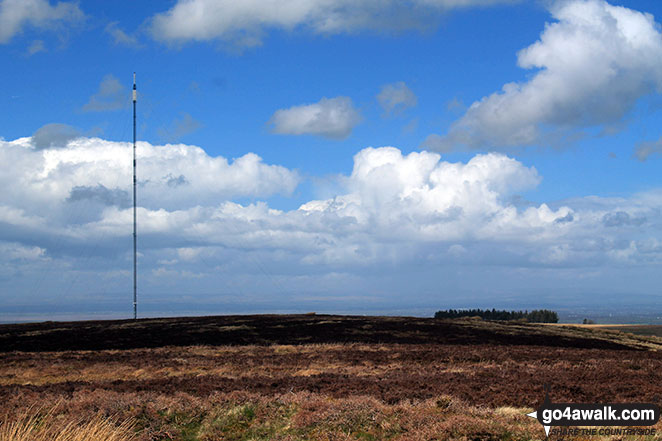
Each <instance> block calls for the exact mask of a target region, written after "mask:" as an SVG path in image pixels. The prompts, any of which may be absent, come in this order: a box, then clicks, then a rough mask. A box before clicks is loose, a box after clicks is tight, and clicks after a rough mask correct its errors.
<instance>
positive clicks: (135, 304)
mask: <svg viewBox="0 0 662 441" xmlns="http://www.w3.org/2000/svg"><path fill="white" fill-rule="evenodd" d="M136 95H137V94H136V73H135V72H134V73H133V319H134V320H135V319H137V318H138V296H137V287H138V280H137V277H138V272H137V261H138V255H137V246H136V241H137V239H138V236H137V234H136V98H137V97H136Z"/></svg>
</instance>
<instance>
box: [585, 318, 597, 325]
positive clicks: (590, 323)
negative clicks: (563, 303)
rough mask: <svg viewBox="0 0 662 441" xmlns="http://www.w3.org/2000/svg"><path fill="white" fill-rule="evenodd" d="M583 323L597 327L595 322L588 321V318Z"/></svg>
mask: <svg viewBox="0 0 662 441" xmlns="http://www.w3.org/2000/svg"><path fill="white" fill-rule="evenodd" d="M582 323H583V324H585V325H595V322H594V321H593V320H591V319H587V318H585V319H584V320H583V321H582Z"/></svg>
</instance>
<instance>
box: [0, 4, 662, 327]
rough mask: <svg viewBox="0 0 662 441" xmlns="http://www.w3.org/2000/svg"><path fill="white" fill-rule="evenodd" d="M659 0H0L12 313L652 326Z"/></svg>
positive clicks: (4, 263) (2, 226) (659, 225)
mask: <svg viewBox="0 0 662 441" xmlns="http://www.w3.org/2000/svg"><path fill="white" fill-rule="evenodd" d="M661 20H662V3H660V2H658V1H654V0H648V1H646V0H622V1H611V2H607V1H604V0H540V1H517V0H408V1H405V2H402V1H396V0H386V1H384V0H382V1H377V0H366V1H362V2H354V1H348V0H288V1H275V0H260V1H258V0H246V1H242V2H236V1H231V0H173V1H168V2H163V1H141V2H130V3H129V2H107V1H84V0H83V1H79V2H74V1H61V2H54V1H50V0H0V57H1V58H2V60H3V69H1V70H0V102H2V104H3V107H4V111H3V117H2V118H0V158H1V159H0V161H1V162H0V164H1V168H0V184H1V188H3V189H4V191H2V192H0V321H2V320H3V317H4V320H6V321H8V320H12V319H17V318H22V319H25V318H30V317H37V316H39V317H42V318H43V317H64V316H70V317H75V318H85V317H98V316H102V315H107V316H116V317H129V316H130V315H131V314H132V297H133V292H132V287H133V285H132V283H133V276H132V264H133V260H132V259H133V256H132V199H131V198H132V189H131V182H132V181H131V160H132V156H131V155H132V150H131V148H132V144H131V140H132V108H131V87H132V77H133V73H134V72H135V73H136V78H137V90H138V102H137V109H138V115H137V121H138V125H137V136H138V144H137V155H138V162H137V164H138V165H137V170H138V189H137V192H138V198H137V205H138V211H137V218H138V250H139V256H138V297H139V301H138V303H139V315H142V316H150V315H183V314H189V313H195V314H199V313H240V312H286V311H296V312H305V311H318V312H346V313H383V314H400V313H401V314H413V315H427V314H431V313H432V312H434V311H435V310H438V309H445V308H448V307H454V308H456V307H467V308H472V307H493V306H497V307H508V308H517V309H519V308H529V309H531V308H536V307H547V306H550V307H566V308H584V307H593V308H599V307H603V306H605V307H606V306H609V307H612V308H616V309H620V310H625V309H628V310H631V309H638V310H640V311H649V312H650V311H661V314H660V315H662V293H661V292H660V286H662V271H660V269H661V268H660V264H661V263H662V218H661V216H660V215H661V211H662V173H661V172H662V167H661V164H662V162H661V161H662V124H661V123H662V112H661V111H662V95H661V93H662V25H661V24H660V23H662V21H661Z"/></svg>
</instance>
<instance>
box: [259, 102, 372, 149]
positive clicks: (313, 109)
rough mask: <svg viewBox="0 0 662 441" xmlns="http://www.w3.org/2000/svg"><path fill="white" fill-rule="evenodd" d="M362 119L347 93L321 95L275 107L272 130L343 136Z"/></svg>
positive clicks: (291, 133)
mask: <svg viewBox="0 0 662 441" xmlns="http://www.w3.org/2000/svg"><path fill="white" fill-rule="evenodd" d="M360 122H361V115H360V114H359V112H358V110H356V109H355V108H354V104H353V103H352V100H351V99H350V98H348V97H344V96H339V97H336V98H322V99H321V100H320V101H319V102H317V103H314V104H304V105H300V106H293V107H290V108H289V109H280V110H277V111H276V112H275V113H274V114H273V116H272V117H271V119H270V120H269V124H271V125H272V126H273V127H272V130H273V132H274V133H278V134H281V135H319V136H323V137H325V138H333V139H343V138H346V137H348V136H349V134H350V133H351V132H352V129H353V128H354V127H355V126H356V125H357V124H359V123H360Z"/></svg>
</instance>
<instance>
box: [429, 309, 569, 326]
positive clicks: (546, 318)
mask: <svg viewBox="0 0 662 441" xmlns="http://www.w3.org/2000/svg"><path fill="white" fill-rule="evenodd" d="M460 317H480V318H482V319H484V320H504V321H509V320H526V321H527V322H531V323H558V321H559V316H558V314H557V313H556V312H554V311H550V310H548V309H535V310H533V311H531V312H529V311H524V312H522V311H506V310H496V309H495V308H492V309H491V310H490V309H485V310H483V309H460V310H457V309H447V310H445V311H437V312H435V314H434V318H438V319H443V318H460Z"/></svg>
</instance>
